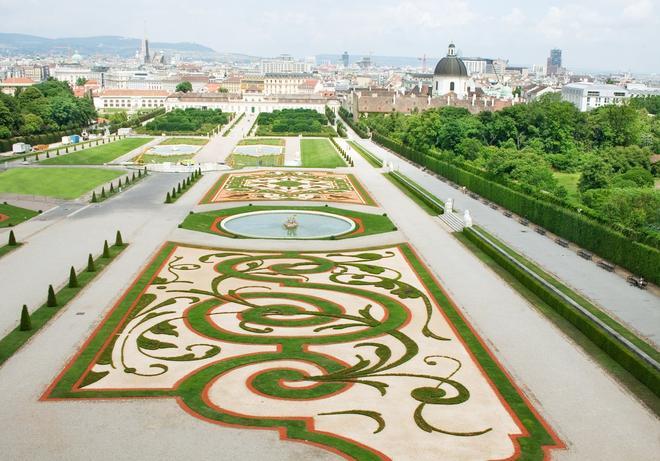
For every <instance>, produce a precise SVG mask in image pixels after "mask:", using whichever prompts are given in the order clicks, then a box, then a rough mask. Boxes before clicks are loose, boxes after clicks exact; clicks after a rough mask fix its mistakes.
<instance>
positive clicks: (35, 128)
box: [21, 114, 44, 134]
mask: <svg viewBox="0 0 660 461" xmlns="http://www.w3.org/2000/svg"><path fill="white" fill-rule="evenodd" d="M43 126H44V121H43V120H42V118H41V117H39V116H38V115H35V114H24V115H23V126H22V127H21V133H22V134H34V133H39V132H41V131H42V129H43Z"/></svg>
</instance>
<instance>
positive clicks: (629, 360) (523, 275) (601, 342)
mask: <svg viewBox="0 0 660 461" xmlns="http://www.w3.org/2000/svg"><path fill="white" fill-rule="evenodd" d="M463 234H464V235H465V236H466V237H467V238H468V239H469V240H470V241H471V242H473V243H474V244H475V245H476V246H477V247H479V248H480V249H481V250H482V251H483V252H484V253H486V254H487V255H488V256H490V257H491V258H493V259H494V260H495V262H497V264H499V265H500V266H502V267H503V268H504V269H506V270H507V271H508V272H509V273H510V274H511V275H513V276H514V277H515V278H516V279H517V280H518V281H519V282H520V283H522V284H523V285H524V286H525V287H526V288H527V289H529V290H530V291H531V292H532V293H534V294H535V295H536V296H538V297H539V298H540V299H541V300H543V302H545V303H546V304H548V305H549V306H550V307H551V308H552V309H554V310H555V311H556V312H557V313H558V314H559V315H561V316H562V317H563V318H565V319H566V320H568V321H569V322H570V323H571V324H572V325H573V326H575V327H576V328H577V329H578V330H580V331H581V332H582V333H583V334H584V335H585V336H586V337H587V338H589V340H590V341H592V342H593V343H594V344H596V345H597V346H598V347H599V348H601V349H602V350H603V351H605V353H606V354H607V355H608V356H610V357H611V358H612V359H613V360H614V361H616V362H617V363H618V364H619V365H621V366H622V367H623V368H625V369H626V370H628V371H629V372H630V374H632V375H633V376H634V377H635V378H637V379H638V380H639V381H640V382H642V383H643V384H644V385H646V386H648V388H649V389H650V390H651V391H652V392H653V393H654V394H655V395H657V396H660V373H658V371H657V370H655V368H653V367H652V366H651V365H650V364H648V363H647V362H645V361H643V360H642V359H641V358H639V357H637V356H636V355H635V354H633V353H632V352H631V351H630V350H629V349H627V348H626V347H624V346H623V345H622V344H621V343H619V342H618V341H617V340H616V339H614V337H612V336H611V335H610V334H608V333H607V332H606V331H604V330H602V329H601V328H599V327H598V326H597V325H596V324H594V323H593V322H592V321H591V319H589V318H588V317H586V316H585V315H584V314H582V313H581V312H579V311H578V310H576V309H575V308H574V307H573V306H571V305H570V304H568V303H567V302H566V301H564V300H563V299H562V298H561V297H559V296H558V295H557V294H556V293H554V292H553V291H551V290H549V289H547V288H546V287H545V286H543V285H542V284H541V283H539V281H538V280H536V279H535V278H533V277H532V276H531V275H529V274H528V273H527V272H525V271H524V270H522V269H521V268H520V267H519V266H518V265H516V264H514V263H513V262H512V261H511V260H509V259H508V258H506V257H505V256H504V255H502V254H501V253H500V252H499V251H497V250H496V249H495V248H494V247H492V246H491V245H489V244H488V242H486V241H484V240H483V239H481V238H480V237H479V236H478V235H477V234H476V233H475V232H474V231H472V230H471V229H469V228H466V229H464V230H463Z"/></svg>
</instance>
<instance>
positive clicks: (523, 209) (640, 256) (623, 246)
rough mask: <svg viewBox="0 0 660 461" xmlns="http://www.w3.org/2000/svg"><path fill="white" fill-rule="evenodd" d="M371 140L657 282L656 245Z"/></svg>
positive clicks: (426, 157)
mask: <svg viewBox="0 0 660 461" xmlns="http://www.w3.org/2000/svg"><path fill="white" fill-rule="evenodd" d="M372 139H373V140H374V141H376V142H377V143H379V144H382V145H383V146H384V147H387V148H389V149H391V150H393V151H395V152H398V153H399V154H401V155H403V156H404V157H406V158H408V159H409V160H412V161H413V162H415V163H417V164H419V165H422V166H425V167H427V168H428V169H429V170H431V171H433V172H435V173H438V174H440V175H441V176H443V177H445V178H447V179H449V180H451V181H453V182H455V183H457V184H460V185H461V186H465V187H467V188H468V189H469V190H471V191H473V192H475V193H477V194H479V195H480V196H482V197H484V198H486V199H488V200H490V201H491V202H495V203H497V204H498V205H500V206H502V207H504V208H506V209H508V210H510V211H512V212H514V213H516V214H518V215H520V216H523V217H524V218H526V219H528V220H530V221H532V222H533V223H535V224H537V225H539V226H541V227H544V228H545V229H547V230H549V231H550V232H553V233H554V234H557V235H559V236H560V237H562V238H564V239H567V240H570V241H572V242H575V243H576V244H577V245H580V246H581V247H583V248H585V249H587V250H589V251H592V252H594V253H596V254H598V255H599V256H601V257H603V258H605V259H607V260H609V261H610V262H612V263H614V264H618V265H620V266H622V267H625V268H626V269H628V270H630V271H631V272H634V273H635V274H638V275H641V276H643V277H644V278H645V279H647V280H649V281H651V282H653V283H655V284H658V283H660V271H659V270H658V268H659V267H660V251H658V250H657V249H656V248H653V247H650V246H648V245H644V244H642V243H639V242H635V241H633V240H631V239H630V238H627V237H626V236H624V235H623V234H620V233H618V232H614V231H612V230H611V229H608V228H607V227H606V226H604V225H603V224H600V223H598V222H596V221H593V220H591V219H589V218H587V217H585V216H582V215H580V214H578V213H576V212H574V211H572V210H570V209H567V208H564V207H562V206H560V205H556V204H553V203H548V202H544V201H541V200H539V199H536V198H534V197H530V196H528V195H525V194H523V193H521V192H518V191H515V190H513V189H511V188H509V187H506V186H504V185H502V184H499V183H496V182H494V181H491V180H489V179H486V178H484V177H482V176H479V175H477V174H475V173H472V172H469V171H467V170H465V169H462V168H459V167H457V166H455V165H452V164H450V163H447V162H444V161H442V160H438V159H436V158H433V157H431V156H430V155H426V154H424V153H422V152H418V151H414V150H412V149H410V148H408V147H406V146H403V145H401V144H399V143H397V142H396V141H393V140H391V139H388V138H385V137H384V136H382V135H380V134H378V133H375V132H374V133H373V136H372Z"/></svg>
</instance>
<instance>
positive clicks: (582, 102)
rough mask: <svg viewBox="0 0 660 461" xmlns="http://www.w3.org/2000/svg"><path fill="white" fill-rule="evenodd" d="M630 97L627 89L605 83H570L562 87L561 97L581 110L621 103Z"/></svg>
mask: <svg viewBox="0 0 660 461" xmlns="http://www.w3.org/2000/svg"><path fill="white" fill-rule="evenodd" d="M629 97H630V95H629V93H628V90H627V89H625V88H623V87H620V86H617V85H609V84H604V83H591V82H580V83H569V84H568V85H564V87H563V88H562V89H561V99H562V100H563V101H568V102H570V103H571V104H573V105H574V106H575V107H577V108H578V109H580V111H581V112H586V111H589V110H592V109H596V108H598V107H602V106H607V105H609V104H617V105H621V104H623V102H624V101H625V100H627V99H628V98H629Z"/></svg>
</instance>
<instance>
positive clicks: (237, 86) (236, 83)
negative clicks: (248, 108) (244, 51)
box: [220, 77, 241, 94]
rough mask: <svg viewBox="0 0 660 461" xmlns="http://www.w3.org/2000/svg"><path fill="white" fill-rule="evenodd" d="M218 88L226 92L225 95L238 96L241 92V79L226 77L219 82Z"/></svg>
mask: <svg viewBox="0 0 660 461" xmlns="http://www.w3.org/2000/svg"><path fill="white" fill-rule="evenodd" d="M220 88H222V89H225V90H227V93H231V94H240V92H241V78H240V77H228V78H226V79H224V80H223V81H221V82H220Z"/></svg>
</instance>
